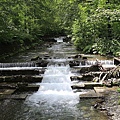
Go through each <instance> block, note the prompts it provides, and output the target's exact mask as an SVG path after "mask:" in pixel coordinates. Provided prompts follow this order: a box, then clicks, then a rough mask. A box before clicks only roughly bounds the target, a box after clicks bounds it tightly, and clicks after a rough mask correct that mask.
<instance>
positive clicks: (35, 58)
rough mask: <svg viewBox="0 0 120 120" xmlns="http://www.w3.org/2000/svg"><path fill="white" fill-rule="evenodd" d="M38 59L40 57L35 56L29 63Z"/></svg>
mask: <svg viewBox="0 0 120 120" xmlns="http://www.w3.org/2000/svg"><path fill="white" fill-rule="evenodd" d="M39 59H40V57H39V56H36V57H34V58H31V61H37V60H39Z"/></svg>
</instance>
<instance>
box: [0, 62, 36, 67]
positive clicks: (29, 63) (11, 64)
mask: <svg viewBox="0 0 120 120" xmlns="http://www.w3.org/2000/svg"><path fill="white" fill-rule="evenodd" d="M8 67H36V63H34V62H24V63H0V68H8Z"/></svg>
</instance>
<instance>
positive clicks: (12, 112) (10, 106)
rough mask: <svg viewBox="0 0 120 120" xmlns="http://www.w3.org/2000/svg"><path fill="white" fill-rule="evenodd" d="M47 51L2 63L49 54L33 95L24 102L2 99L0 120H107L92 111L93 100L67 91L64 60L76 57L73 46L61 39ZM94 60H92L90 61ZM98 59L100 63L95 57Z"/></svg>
mask: <svg viewBox="0 0 120 120" xmlns="http://www.w3.org/2000/svg"><path fill="white" fill-rule="evenodd" d="M57 40H58V42H56V43H53V45H52V46H51V47H49V48H44V49H41V47H40V46H38V47H37V48H35V49H34V50H29V51H26V52H25V53H20V54H18V55H16V56H14V58H12V57H11V58H9V59H7V60H6V61H4V62H29V61H30V59H31V58H32V57H34V56H43V53H49V55H50V56H51V59H49V64H48V65H47V67H46V70H45V73H44V74H42V76H43V79H42V82H41V83H36V84H37V85H40V88H39V90H38V91H37V92H34V93H29V94H28V97H27V99H26V100H25V101H17V100H10V99H6V100H4V101H0V106H1V107H0V113H2V114H0V120H100V119H101V120H107V119H108V118H107V116H106V115H105V114H103V113H102V112H100V111H98V110H96V109H94V108H93V107H92V106H91V105H92V103H93V102H94V101H95V100H94V99H86V100H81V99H80V98H79V95H80V93H79V92H76V93H74V92H73V90H72V88H71V84H72V82H71V80H70V76H72V75H75V74H76V73H72V72H71V69H72V68H70V66H69V64H68V61H69V60H71V58H69V59H68V56H70V55H74V54H77V53H78V52H77V51H76V50H75V48H74V46H71V45H70V44H69V43H65V42H63V41H62V39H59V38H58V39H57ZM94 58H96V56H93V59H94ZM98 58H99V59H104V58H101V57H100V56H98Z"/></svg>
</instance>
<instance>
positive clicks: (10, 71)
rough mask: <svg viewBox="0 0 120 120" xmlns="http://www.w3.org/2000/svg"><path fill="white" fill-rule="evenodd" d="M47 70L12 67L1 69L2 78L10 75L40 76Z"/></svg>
mask: <svg viewBox="0 0 120 120" xmlns="http://www.w3.org/2000/svg"><path fill="white" fill-rule="evenodd" d="M44 71H45V69H43V68H41V67H40V68H39V67H38V68H37V67H11V68H0V75H1V76H6V75H7V76H10V75H39V74H44Z"/></svg>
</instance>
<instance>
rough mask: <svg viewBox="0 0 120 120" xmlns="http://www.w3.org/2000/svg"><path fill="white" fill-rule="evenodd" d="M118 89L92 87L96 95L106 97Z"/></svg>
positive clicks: (115, 87)
mask: <svg viewBox="0 0 120 120" xmlns="http://www.w3.org/2000/svg"><path fill="white" fill-rule="evenodd" d="M117 89H118V87H117V86H114V87H94V90H95V92H96V93H98V94H102V95H108V94H109V93H110V92H111V91H117Z"/></svg>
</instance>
